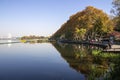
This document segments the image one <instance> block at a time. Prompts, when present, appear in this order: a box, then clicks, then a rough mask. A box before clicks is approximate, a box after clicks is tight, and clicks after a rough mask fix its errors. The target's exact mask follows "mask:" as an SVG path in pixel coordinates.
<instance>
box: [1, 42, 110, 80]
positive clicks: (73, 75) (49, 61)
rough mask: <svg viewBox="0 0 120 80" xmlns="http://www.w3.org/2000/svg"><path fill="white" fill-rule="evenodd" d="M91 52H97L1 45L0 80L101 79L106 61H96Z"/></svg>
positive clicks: (54, 45) (68, 47) (44, 45)
mask: <svg viewBox="0 0 120 80" xmlns="http://www.w3.org/2000/svg"><path fill="white" fill-rule="evenodd" d="M92 48H94V49H99V48H97V47H91V46H83V45H72V44H60V43H31V44H30V43H14V44H1V45H0V80H85V79H92V77H94V78H95V79H102V78H103V77H104V75H105V72H106V71H108V69H109V65H108V61H107V60H104V61H103V60H102V59H101V58H100V59H99V58H97V59H96V58H95V57H94V56H93V55H92V54H91V49H92ZM98 59H99V60H100V61H98ZM101 66H102V67H101Z"/></svg>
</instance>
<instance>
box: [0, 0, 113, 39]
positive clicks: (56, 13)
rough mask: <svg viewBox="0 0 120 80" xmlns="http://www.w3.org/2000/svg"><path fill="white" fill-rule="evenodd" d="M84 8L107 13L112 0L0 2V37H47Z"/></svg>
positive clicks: (1, 0) (11, 0)
mask: <svg viewBox="0 0 120 80" xmlns="http://www.w3.org/2000/svg"><path fill="white" fill-rule="evenodd" d="M87 6H94V7H96V8H98V9H102V10H103V11H104V12H106V13H107V14H110V10H111V8H112V0H109V1H108V0H105V1H95V0H84V1H82V0H74V1H68V0H59V1H57V0H0V27H1V29H0V37H1V36H3V37H6V36H8V34H11V35H12V36H24V35H38V36H50V35H52V34H53V33H54V32H56V31H57V30H58V29H59V28H60V27H61V25H62V24H63V23H65V22H66V21H67V20H68V19H69V17H70V16H71V15H72V14H75V13H77V12H78V11H81V10H83V9H85V7H87Z"/></svg>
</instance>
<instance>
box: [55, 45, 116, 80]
mask: <svg viewBox="0 0 120 80" xmlns="http://www.w3.org/2000/svg"><path fill="white" fill-rule="evenodd" d="M53 45H54V46H55V48H56V49H57V50H58V51H59V53H60V54H61V56H62V57H63V58H64V59H65V60H66V61H67V63H69V66H70V67H71V68H73V69H75V70H76V71H77V72H79V73H80V74H84V76H85V78H86V79H87V80H96V79H100V80H103V79H104V78H105V77H106V75H107V73H108V72H110V70H111V65H112V64H113V58H116V57H117V56H114V55H113V56H107V57H106V54H107V53H101V49H100V48H98V47H93V46H85V45H74V44H61V43H60V44H57V43H53ZM97 53H98V54H97ZM107 55H111V54H109V53H108V54H107ZM115 55H116V54H115Z"/></svg>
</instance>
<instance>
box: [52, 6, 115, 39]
mask: <svg viewBox="0 0 120 80" xmlns="http://www.w3.org/2000/svg"><path fill="white" fill-rule="evenodd" d="M96 26H97V28H98V29H97V28H95V27H96ZM76 28H78V29H81V28H84V29H86V31H87V32H86V33H85V34H84V35H86V36H87V37H89V36H94V35H95V34H99V35H100V34H103V33H108V32H111V31H112V30H113V27H112V23H111V22H110V19H109V17H108V15H107V14H106V13H104V12H103V11H102V10H99V9H97V8H95V7H92V6H88V7H86V8H85V10H83V11H80V12H77V13H76V14H74V15H72V16H70V18H69V20H68V21H67V22H65V23H64V24H63V25H62V26H61V28H60V29H59V30H58V31H56V32H55V33H54V34H53V35H52V37H51V38H53V39H59V38H64V39H67V40H73V39H75V38H76V35H77V33H76ZM95 30H96V31H95ZM101 32H103V33H101Z"/></svg>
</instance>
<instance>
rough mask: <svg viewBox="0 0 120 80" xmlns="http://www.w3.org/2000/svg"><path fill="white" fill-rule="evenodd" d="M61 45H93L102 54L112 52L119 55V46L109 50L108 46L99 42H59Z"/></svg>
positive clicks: (113, 46)
mask: <svg viewBox="0 0 120 80" xmlns="http://www.w3.org/2000/svg"><path fill="white" fill-rule="evenodd" d="M59 42H61V43H69V44H87V45H93V46H97V47H101V48H103V50H102V52H112V53H120V45H112V46H111V49H109V48H108V44H104V43H99V42H88V41H83V42H81V41H68V40H61V41H59Z"/></svg>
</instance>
